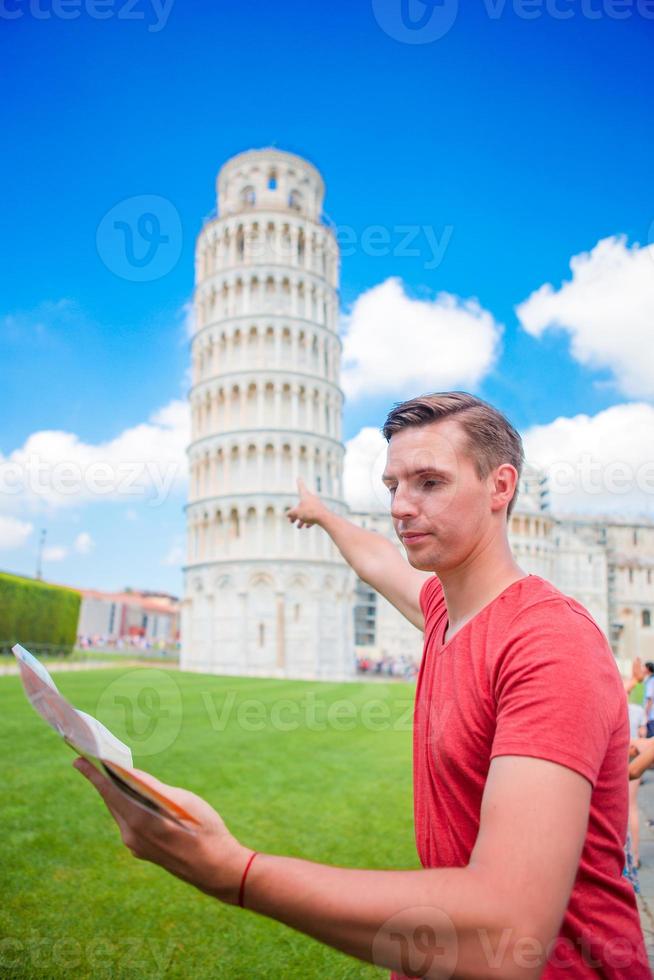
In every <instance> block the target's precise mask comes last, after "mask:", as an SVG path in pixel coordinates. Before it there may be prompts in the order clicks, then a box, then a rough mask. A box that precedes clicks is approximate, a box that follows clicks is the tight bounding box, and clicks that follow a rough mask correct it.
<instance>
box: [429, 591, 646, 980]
mask: <svg viewBox="0 0 654 980" xmlns="http://www.w3.org/2000/svg"><path fill="white" fill-rule="evenodd" d="M420 606H421V608H422V611H423V613H424V617H425V645H424V653H423V658H422V663H421V666H420V674H419V677H418V687H417V691H416V703H415V714H414V735H413V753H414V757H413V769H414V772H413V782H414V813H415V829H416V843H417V847H418V854H419V856H420V860H421V862H422V865H423V867H425V868H443V867H464V866H465V865H467V864H468V861H469V857H470V853H471V851H472V849H473V846H474V844H475V841H476V838H477V833H478V830H479V814H480V809H481V800H482V795H483V792H484V785H485V782H486V777H487V775H488V769H489V766H490V762H491V760H492V759H493V758H495V756H501V755H520V756H533V757H536V758H539V759H548V760H550V761H551V762H556V763H559V764H560V765H563V766H567V767H568V768H569V769H573V770H574V771H575V772H578V773H581V775H582V776H584V777H585V778H586V779H587V780H589V782H590V783H591V785H592V787H593V791H592V796H591V804H590V817H589V823H588V831H587V834H586V841H585V844H584V848H583V851H582V855H581V861H580V864H579V869H578V872H577V877H576V881H575V884H574V888H573V890H572V894H571V896H570V901H569V903H568V908H567V911H566V914H565V917H564V920H563V924H562V926H561V931H560V933H559V937H558V939H557V940H556V943H555V945H554V947H553V949H552V951H551V953H550V956H549V958H548V962H547V965H546V967H545V970H544V972H543V974H542V977H543V978H547V980H554V978H563V977H565V978H568V980H577V978H582V977H583V978H585V977H597V976H601V977H605V978H610V980H617V978H620V980H641V978H649V977H651V973H650V970H649V967H648V965H647V956H646V953H645V945H644V940H643V935H642V931H641V926H640V920H639V916H638V910H637V906H636V900H635V896H634V891H633V886H632V885H631V883H630V882H629V881H628V880H627V879H626V878H625V877H624V876H623V874H622V871H623V868H624V861H625V856H624V842H625V837H626V831H627V812H628V795H627V781H628V780H627V756H628V744H629V723H628V715H627V703H626V697H625V694H624V690H623V687H622V682H621V680H620V676H619V674H618V670H617V667H616V663H615V660H614V657H613V654H612V653H611V650H610V647H609V646H608V643H607V641H606V639H605V637H604V634H603V633H602V632H601V630H600V629H599V627H598V626H597V624H596V623H595V622H594V620H593V619H592V618H591V616H590V615H589V613H588V612H587V611H586V610H585V609H584V608H583V606H581V605H580V604H579V603H578V602H576V601H575V600H574V599H571V598H569V597H568V596H565V595H563V593H561V592H559V591H558V589H556V588H555V587H554V586H553V585H551V584H550V583H549V582H546V581H545V580H544V579H542V578H539V577H538V576H536V575H529V576H527V577H526V578H523V579H520V580H519V581H518V582H514V583H513V584H512V585H510V586H509V587H508V588H507V589H505V590H504V592H502V593H501V595H499V596H497V598H495V599H494V600H493V601H492V602H491V603H489V605H487V606H486V607H485V608H484V609H482V610H481V611H480V612H479V613H477V615H476V616H474V617H473V619H471V620H469V622H467V623H466V624H465V625H464V626H463V627H461V628H460V630H459V631H458V632H457V633H455V634H454V636H453V637H452V638H451V640H450V641H449V642H448V643H445V644H444V643H443V636H444V633H445V631H446V629H447V608H446V605H445V597H444V594H443V589H442V586H441V583H440V582H439V580H438V578H437V577H436V576H434V577H433V578H430V579H428V580H427V581H426V582H425V584H424V586H423V587H422V590H421V593H420Z"/></svg>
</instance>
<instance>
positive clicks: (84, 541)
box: [73, 531, 95, 555]
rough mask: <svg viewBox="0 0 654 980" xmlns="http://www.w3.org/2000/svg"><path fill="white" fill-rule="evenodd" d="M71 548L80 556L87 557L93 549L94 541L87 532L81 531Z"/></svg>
mask: <svg viewBox="0 0 654 980" xmlns="http://www.w3.org/2000/svg"><path fill="white" fill-rule="evenodd" d="M73 548H74V549H75V551H76V552H77V553H78V554H80V555H88V554H89V552H90V551H93V549H94V548H95V541H94V540H93V538H92V537H91V535H90V534H89V532H88V531H81V532H80V533H79V534H78V535H77V537H76V538H75V543H74V544H73Z"/></svg>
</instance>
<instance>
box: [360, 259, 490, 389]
mask: <svg viewBox="0 0 654 980" xmlns="http://www.w3.org/2000/svg"><path fill="white" fill-rule="evenodd" d="M345 327H346V333H345V336H344V338H343V370H342V381H341V383H342V385H343V389H344V391H345V393H346V394H347V395H348V397H350V398H352V399H355V398H360V397H361V396H363V395H374V394H380V393H387V394H393V395H396V396H397V397H401V396H403V395H407V394H408V395H418V394H422V393H424V392H426V391H439V390H445V389H450V388H457V387H458V388H474V387H475V385H477V384H478V382H479V381H480V380H481V379H482V378H483V377H484V375H485V374H487V372H488V371H489V370H490V369H491V367H492V366H493V363H494V361H495V358H496V356H497V352H498V347H499V340H500V337H501V333H502V328H501V326H500V325H499V324H497V323H496V322H495V320H494V319H493V317H492V315H491V314H490V313H489V312H488V311H487V310H484V309H482V307H481V306H480V305H479V303H478V302H477V301H476V300H472V299H471V300H461V299H459V298H458V297H456V296H452V295H451V294H449V293H439V295H438V296H437V297H436V298H435V299H433V300H421V299H412V298H411V297H409V296H407V295H406V293H405V292H404V289H403V287H402V283H401V281H400V280H399V279H397V278H392V279H387V280H386V281H385V282H383V283H381V284H380V285H379V286H374V287H373V288H372V289H369V290H368V291H367V292H365V293H362V294H361V296H359V297H358V298H357V300H356V301H355V303H354V305H353V307H352V310H351V312H350V314H349V316H348V317H347V318H346V321H345Z"/></svg>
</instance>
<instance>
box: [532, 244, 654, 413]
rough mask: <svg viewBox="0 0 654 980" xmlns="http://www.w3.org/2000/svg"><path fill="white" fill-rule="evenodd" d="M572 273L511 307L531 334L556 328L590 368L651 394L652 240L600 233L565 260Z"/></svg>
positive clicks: (632, 391)
mask: <svg viewBox="0 0 654 980" xmlns="http://www.w3.org/2000/svg"><path fill="white" fill-rule="evenodd" d="M570 269H571V271H572V279H571V280H569V281H567V282H564V283H563V285H562V286H561V288H560V289H558V290H556V289H554V287H553V286H552V285H551V284H550V283H546V284H545V285H543V286H541V287H540V289H537V290H536V291H535V292H534V293H532V294H531V296H529V297H528V299H526V300H525V301H524V302H523V303H521V304H520V305H519V306H517V307H516V313H517V315H518V318H519V319H520V322H521V323H522V326H523V327H524V329H525V330H526V331H527V333H530V334H531V335H532V336H534V337H540V336H542V334H543V333H544V332H545V331H546V330H551V329H556V328H560V329H562V330H565V331H567V333H569V335H570V339H571V352H572V356H573V357H574V358H575V359H576V360H577V361H579V362H580V363H581V364H583V365H585V366H587V367H589V368H607V369H609V370H610V371H611V372H612V374H613V377H614V378H615V381H616V383H617V384H618V386H619V387H620V388H621V390H622V391H623V392H624V393H625V394H626V395H629V396H630V397H634V398H642V397H651V396H652V395H654V358H653V357H652V356H651V350H652V333H653V331H654V245H649V246H647V247H643V248H641V247H640V246H639V245H637V244H636V245H633V246H631V247H627V244H626V240H625V238H624V236H620V237H614V238H604V239H602V241H600V242H598V243H597V245H596V246H595V248H594V249H593V250H592V251H591V252H582V253H581V254H580V255H575V256H573V258H572V259H571V260H570Z"/></svg>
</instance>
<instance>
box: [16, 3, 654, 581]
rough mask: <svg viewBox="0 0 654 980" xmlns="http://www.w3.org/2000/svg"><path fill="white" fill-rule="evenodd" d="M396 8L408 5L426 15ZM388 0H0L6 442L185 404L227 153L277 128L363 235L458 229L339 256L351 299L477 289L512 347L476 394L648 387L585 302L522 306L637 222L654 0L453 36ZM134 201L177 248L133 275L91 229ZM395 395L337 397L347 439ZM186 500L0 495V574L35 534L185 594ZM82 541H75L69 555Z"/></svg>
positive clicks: (568, 402) (589, 396) (91, 436)
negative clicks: (202, 237) (385, 291)
mask: <svg viewBox="0 0 654 980" xmlns="http://www.w3.org/2000/svg"><path fill="white" fill-rule="evenodd" d="M411 4H412V5H413V6H412V10H413V13H414V14H415V15H416V17H418V16H420V15H421V14H422V13H423V12H425V11H426V12H428V10H427V8H425V6H424V4H423V3H422V0H411ZM448 4H449V9H450V12H452V11H453V10H455V8H454V7H453V5H452V0H445V6H446V7H447V5H448ZM399 5H400V0H374V2H362V3H360V4H333V3H326V2H314V3H300V2H295V0H282V2H280V3H277V4H270V3H267V2H263V0H250V2H242V3H220V4H206V3H200V2H199V0H187V2H185V3H184V2H182V0H175V2H173V3H172V5H171V6H170V8H169V10H168V16H167V19H166V20H165V23H164V22H163V20H162V17H161V16H159V15H157V13H156V11H157V9H158V8H157V7H156V6H155V7H153V6H152V4H151V3H150V2H146V0H138V2H137V3H135V4H134V5H133V7H131V8H129V9H128V8H127V7H126V4H125V0H116V2H115V3H112V2H111V0H108V3H107V4H106V5H105V7H104V8H103V9H104V10H105V13H106V14H107V17H106V19H102V20H100V19H97V18H96V17H95V16H93V11H94V9H95V8H94V7H93V6H92V5H91V3H90V0H80V2H79V4H78V5H77V6H75V4H74V0H73V2H72V3H71V0H69V6H68V8H65V7H64V8H63V9H64V10H66V9H68V11H69V12H72V13H77V14H78V15H79V16H77V17H75V18H74V19H63V18H62V17H61V16H58V12H59V13H60V12H61V8H60V7H58V6H57V5H56V2H55V4H54V6H53V4H52V3H51V2H48V0H39V2H38V3H37V2H36V0H29V2H21V0H6V2H5V4H4V5H3V7H2V11H3V13H2V14H0V44H1V45H2V58H3V63H4V65H5V78H6V79H9V80H10V83H6V84H8V85H9V86H10V90H11V97H5V99H3V100H2V104H0V127H1V129H2V133H3V134H4V138H5V152H4V153H3V154H2V157H1V158H0V168H2V171H3V173H2V187H3V188H4V201H3V211H4V214H5V222H4V227H3V232H2V238H1V241H2V255H1V269H2V274H3V289H2V294H1V296H2V299H1V301H0V303H1V306H0V358H1V362H2V364H3V367H4V370H3V373H2V379H3V383H2V388H1V393H0V399H1V400H2V403H1V407H2V412H1V416H0V418H1V420H2V421H1V423H0V457H4V458H5V459H7V458H11V454H12V453H16V452H17V451H19V450H20V449H21V447H24V446H25V444H26V442H27V440H28V439H29V438H30V437H31V436H33V434H34V433H38V432H42V431H44V430H57V431H63V432H68V433H71V434H74V436H75V437H76V439H77V441H78V442H81V443H84V444H88V445H95V446H97V445H99V444H104V443H107V442H110V441H111V440H115V439H116V438H117V437H118V436H119V435H120V434H121V433H122V432H124V431H126V430H130V429H133V428H134V427H136V426H139V425H140V424H142V423H145V422H146V421H147V420H148V419H149V418H151V417H152V416H153V414H154V413H156V412H158V411H159V410H161V409H162V408H163V407H164V406H166V405H168V404H169V403H170V402H172V401H174V400H175V399H183V398H184V397H185V394H186V385H187V380H186V371H187V361H188V343H187V338H186V333H185V323H184V320H185V317H184V307H185V304H187V303H188V301H189V298H190V296H191V293H192V288H193V250H194V241H195V237H196V235H197V233H198V231H199V229H200V227H201V225H202V222H203V219H204V217H205V216H206V215H207V214H209V212H210V211H211V209H212V208H213V207H214V204H215V200H214V182H215V175H216V172H217V170H218V168H219V167H220V165H221V164H222V163H223V162H224V161H225V160H226V159H227V158H228V157H229V156H231V155H233V154H234V153H236V152H239V151H241V150H243V149H248V148H251V147H260V146H267V145H271V144H274V145H276V146H278V147H280V148H283V149H288V150H292V151H294V152H297V153H300V154H302V155H304V156H307V157H309V158H310V159H311V160H313V161H314V162H315V163H316V164H317V165H318V167H319V168H320V169H321V171H322V173H323V175H324V176H325V180H326V183H327V198H326V202H325V206H326V211H327V213H328V214H329V216H330V217H331V219H332V220H333V221H334V222H335V223H336V224H337V225H338V226H344V225H347V226H350V227H351V228H352V229H353V230H354V235H355V237H356V238H357V240H358V241H359V242H360V241H361V235H362V233H363V232H364V229H366V228H369V227H370V226H373V225H381V226H383V227H384V228H386V229H388V231H389V237H390V241H391V243H397V242H398V240H399V238H398V235H399V233H398V232H397V231H396V229H398V228H399V227H401V226H406V225H412V226H416V227H418V228H422V227H425V226H426V227H429V228H431V229H433V230H434V232H435V233H436V234H437V236H440V235H441V234H442V233H444V232H445V231H446V229H449V232H448V233H447V234H448V235H449V239H448V243H447V247H446V248H445V250H444V254H443V256H442V261H440V262H439V263H438V265H437V266H436V267H432V268H428V267H427V265H429V261H428V260H429V257H430V253H429V251H428V249H427V246H426V245H425V244H424V240H423V239H422V237H421V238H420V248H419V253H420V254H418V255H414V256H402V255H398V254H394V249H393V248H390V249H388V250H387V252H388V254H386V255H383V256H376V255H371V254H369V251H370V250H367V249H364V248H361V247H356V248H354V249H353V250H351V251H352V253H353V254H348V255H346V256H345V257H344V258H343V263H342V272H341V296H342V303H343V309H344V312H345V313H347V312H348V311H351V310H352V308H353V305H354V304H356V301H357V298H358V297H359V296H361V294H363V293H365V292H366V291H368V290H371V289H373V288H374V287H378V286H379V285H380V284H382V283H384V282H385V281H386V280H388V279H389V278H391V277H397V278H399V279H400V280H401V283H402V288H403V290H404V291H405V294H406V296H407V297H413V299H417V300H422V301H423V302H430V301H431V300H433V298H434V297H436V296H437V295H438V294H439V293H443V292H444V293H448V294H451V295H452V296H455V297H458V298H460V299H461V300H468V299H470V298H475V299H476V300H477V301H478V304H479V306H480V308H481V309H483V310H484V311H488V313H489V314H490V315H491V316H492V318H493V321H494V322H495V323H496V324H497V325H500V326H501V345H500V350H499V353H498V355H497V357H496V358H495V360H494V362H493V363H492V364H489V365H488V366H487V369H486V370H484V371H483V372H481V374H480V376H479V378H478V380H477V382H476V384H475V385H474V390H476V391H477V393H479V394H481V395H482V396H483V397H486V398H488V399H490V400H491V401H493V402H494V403H495V404H497V405H498V406H499V407H500V408H502V409H503V410H504V411H506V412H507V413H508V414H509V415H510V417H511V418H512V420H513V421H514V422H515V423H516V424H517V425H518V426H519V427H520V428H521V429H523V430H526V429H529V428H530V427H536V426H548V425H550V424H552V423H553V422H554V420H556V419H558V418H560V417H564V418H574V417H576V416H577V415H578V414H579V413H585V414H587V415H589V416H590V417H593V418H594V417H596V416H598V415H600V414H601V413H602V412H605V411H606V410H607V409H611V408H612V407H614V406H618V405H630V404H632V403H637V404H639V405H643V404H647V405H649V403H650V402H651V401H652V397H651V396H652V391H651V390H650V389H649V387H648V379H647V378H645V379H644V380H643V378H641V379H640V381H639V382H638V383H635V382H633V383H630V382H629V381H628V380H625V372H624V371H623V372H622V374H621V375H620V373H619V372H618V375H616V372H615V371H614V370H613V368H612V366H611V363H612V362H611V358H610V356H609V355H608V354H607V348H606V345H604V347H601V345H600V348H594V347H593V343H592V342H591V341H589V340H588V337H589V336H590V335H593V336H596V335H597V330H595V328H594V322H595V321H593V320H592V318H591V320H590V321H588V322H584V323H581V324H580V321H579V319H578V317H577V319H575V315H576V314H573V313H570V320H571V323H570V324H565V323H564V324H563V327H564V329H559V330H553V329H551V328H550V327H547V326H543V323H542V322H541V325H540V326H538V325H536V326H534V325H533V322H532V327H531V330H529V329H526V328H525V325H524V324H523V323H521V322H520V320H519V318H518V316H517V314H516V310H515V307H516V305H517V304H520V303H522V302H523V301H525V300H526V299H527V298H528V297H529V296H530V295H531V294H532V293H533V292H534V291H536V290H538V289H539V288H540V287H541V286H542V285H543V284H545V283H551V284H552V286H553V288H554V290H559V289H560V287H561V284H562V282H563V281H564V280H566V279H570V277H571V273H570V267H569V263H570V260H571V258H572V257H573V256H577V255H580V254H581V253H589V252H591V251H592V250H593V249H594V248H595V246H596V245H597V243H598V242H600V241H601V240H603V239H606V238H615V237H616V236H625V238H624V239H623V240H622V242H623V244H622V245H621V246H619V247H620V248H622V249H623V251H625V252H627V250H628V249H630V248H634V247H635V244H636V243H638V244H639V245H640V246H641V250H644V249H645V247H646V246H647V244H648V241H649V240H651V238H650V236H651V231H650V225H651V223H652V220H653V219H654V193H653V191H652V177H651V161H652V159H653V157H654V145H653V143H654V136H653V130H652V125H651V92H652V91H654V58H653V57H652V47H653V44H652V42H653V40H654V19H649V18H647V17H645V16H644V15H643V12H645V13H647V12H649V13H651V14H652V15H653V16H654V10H648V8H646V5H645V4H644V3H643V4H642V5H641V6H640V7H638V8H637V6H636V4H635V3H634V4H633V5H629V4H628V3H626V4H623V5H622V6H621V7H620V10H621V11H622V13H623V14H624V13H625V12H626V13H627V14H628V16H624V17H623V19H617V17H616V16H615V14H616V11H617V10H618V5H617V4H614V5H611V4H610V3H609V0H592V2H591V0H586V3H585V5H584V6H583V9H582V5H581V4H580V3H572V2H570V3H566V2H565V0H559V5H558V7H555V6H554V4H553V3H550V2H548V4H547V6H546V5H545V4H543V5H542V7H540V8H539V7H538V6H536V7H534V6H533V5H532V6H531V7H529V9H530V10H531V12H532V14H533V13H534V11H535V12H537V13H538V14H539V16H536V17H533V19H526V18H525V16H524V13H525V10H526V9H527V5H525V7H524V8H523V7H521V6H520V5H517V4H516V3H509V2H507V3H505V4H500V3H494V4H493V3H491V2H490V0H479V2H477V0H470V2H468V3H466V4H465V8H464V5H463V4H460V7H461V8H464V9H460V10H458V13H457V15H456V17H455V19H454V23H453V24H452V26H451V28H450V29H449V30H448V31H447V32H446V33H445V34H444V36H442V37H440V38H438V39H436V40H434V41H431V42H425V43H404V42H403V41H402V40H397V38H396V37H394V36H391V35H392V34H393V32H395V33H396V34H397V33H398V31H395V29H394V28H393V26H392V25H393V24H394V23H396V22H397V23H399V21H398V20H397V18H398V12H397V9H396V8H399ZM559 9H561V10H563V9H566V10H571V11H572V13H573V16H571V17H569V18H568V19H560V18H559V17H557V16H555V15H554V14H553V13H552V11H555V10H559ZM435 10H436V8H435ZM7 11H9V12H10V14H12V15H13V16H11V17H9V16H8V15H7ZM128 14H129V15H130V17H131V19H128ZM521 14H522V15H521ZM589 14H590V15H589ZM435 15H436V14H434V16H435ZM389 24H390V25H391V28H390V33H389ZM384 25H385V26H386V29H384ZM398 30H399V29H398ZM415 37H416V32H414V37H413V40H415ZM139 195H156V196H159V197H162V198H165V199H166V200H167V201H169V202H171V204H172V205H173V207H174V209H175V211H176V212H177V214H178V215H179V219H180V226H179V229H178V230H177V231H176V232H175V241H174V242H173V245H174V246H175V248H176V249H177V251H179V258H178V259H177V260H176V262H175V264H174V266H173V268H172V269H170V271H168V272H166V274H164V275H161V276H160V277H159V278H157V279H154V280H153V281H149V282H134V281H129V280H127V279H125V278H122V277H121V276H119V275H116V274H114V272H112V271H111V269H110V268H108V265H107V264H106V263H105V262H104V261H103V259H102V257H101V255H100V254H99V252H98V247H97V244H96V236H97V233H98V227H99V226H100V223H101V221H102V218H103V216H104V215H105V214H106V213H107V212H108V211H109V210H110V209H111V208H112V207H113V206H114V205H116V204H118V203H119V202H121V201H124V200H125V199H129V198H132V197H135V196H139ZM620 254H622V253H620ZM628 254H629V255H630V256H632V257H633V254H634V253H633V252H630V253H628ZM616 255H617V253H616ZM618 258H619V256H618ZM629 261H631V259H630V260H629ZM594 269H595V266H592V268H591V269H590V273H591V279H592V278H593V275H594V272H593V270H594ZM652 273H653V274H654V265H653V266H652ZM595 278H596V277H595ZM620 281H622V280H620ZM639 281H640V280H639ZM609 286H610V282H609V284H608V286H607V288H609ZM593 295H595V294H593ZM649 295H650V294H649V293H646V295H645V302H647V303H649ZM562 302H563V300H562ZM573 305H574V304H573ZM641 307H642V304H641ZM566 309H567V307H566ZM648 309H649V307H648ZM650 312H652V320H650V322H654V311H650ZM543 315H544V314H541V312H540V311H536V312H535V313H534V314H533V316H532V321H534V322H535V321H542V316H543ZM563 315H564V314H563V313H561V311H560V310H559V312H558V313H557V316H559V318H560V316H563ZM633 315H634V317H636V318H637V317H638V313H634V314H633ZM629 316H631V314H630V313H627V320H628V319H629ZM630 323H631V321H629V322H627V323H626V326H625V325H624V324H621V323H616V324H615V330H616V331H617V332H619V331H620V330H621V329H625V330H626V331H627V334H628V336H629V337H630V338H631V340H633V343H634V350H635V351H636V353H637V352H638V349H639V348H638V346H637V341H638V337H640V336H642V331H641V333H639V330H640V329H641V328H640V327H639V326H638V324H636V325H635V326H633V325H632V326H633V329H632V326H630ZM584 330H585V331H586V332H585V333H584ZM630 331H631V332H630ZM575 337H576V339H577V345H578V347H579V348H580V349H581V353H580V351H579V350H577V352H576V353H575V352H574V351H573V349H572V347H573V346H574V344H573V341H574V339H575ZM584 337H585V338H586V343H585V344H584ZM630 342H631V341H630ZM589 344H590V347H591V348H592V349H590V350H589ZM609 350H610V343H609ZM643 356H645V352H643ZM650 357H651V353H650ZM625 370H626V369H625ZM435 375H436V379H437V380H438V371H436V372H435ZM653 384H654V381H653ZM400 388H401V386H400ZM411 393H412V392H411V391H406V392H403V391H401V390H400V391H399V393H398V395H397V397H401V396H402V395H403V394H411ZM394 400H396V397H395V393H394V392H391V391H388V390H382V391H377V392H371V393H370V395H369V396H363V397H358V398H356V399H350V401H349V402H348V404H347V407H346V414H345V425H344V435H345V438H346V439H350V438H352V437H354V436H356V434H357V433H358V432H359V431H360V430H361V428H362V427H367V426H378V425H379V424H380V423H381V422H382V421H383V414H384V412H385V410H386V409H387V408H388V407H389V405H390V404H391V403H392V402H393V401H394ZM602 417H604V416H602ZM650 456H651V450H650ZM647 458H649V457H647ZM643 459H645V457H643ZM632 462H633V461H632ZM5 498H6V495H5ZM183 503H184V491H183V487H181V488H180V487H178V488H177V490H176V491H175V492H172V493H171V494H169V495H168V497H167V499H166V501H165V503H163V504H162V505H160V506H156V507H155V506H148V505H147V504H146V503H143V502H142V501H141V500H137V501H136V502H135V503H134V504H132V503H131V502H130V501H129V500H127V501H126V500H124V499H121V500H116V501H114V502H108V501H104V500H103V501H101V502H98V501H91V502H88V501H87V502H85V501H83V500H80V501H79V503H78V504H75V503H71V502H69V503H68V505H67V506H63V507H62V506H60V505H59V504H57V505H52V504H49V505H44V504H42V503H41V504H39V503H38V502H34V501H32V502H31V503H29V502H25V503H24V505H23V504H19V502H17V501H16V500H15V499H14V498H12V499H10V500H7V499H4V500H2V499H0V517H1V516H2V514H3V513H4V514H5V515H6V518H5V520H6V521H16V520H18V521H22V522H23V531H22V532H21V533H20V534H18V536H16V535H15V534H13V535H12V534H11V533H9V534H8V535H7V538H6V540H5V541H4V548H3V550H0V567H1V568H6V569H11V570H16V571H20V572H25V573H28V574H29V573H32V572H33V569H34V564H35V553H36V540H37V533H38V529H39V528H40V527H47V529H48V545H49V547H52V548H59V552H58V553H55V552H51V558H50V559H48V561H47V562H46V565H45V574H46V577H49V578H51V579H53V580H57V581H66V582H70V583H72V584H77V585H88V586H97V587H105V588H111V587H121V586H123V585H132V586H135V587H153V588H168V589H171V590H173V591H179V589H180V587H181V585H180V584H181V575H180V572H179V567H178V565H177V563H176V560H175V555H176V553H177V552H176V551H175V549H179V546H180V542H181V538H182V536H183V530H184V519H183V512H182V507H183ZM26 524H30V525H31V526H32V530H31V531H30V532H29V533H27V531H26V530H25V525H26ZM5 526H6V527H9V525H8V524H6V525H5ZM0 527H1V522H0ZM80 534H82V535H88V536H89V537H90V539H91V542H92V544H88V541H87V544H86V545H84V544H83V543H82V544H79V542H78V546H77V548H76V546H75V541H76V540H77V539H78V537H79V535H80ZM18 539H20V540H18ZM83 540H87V539H83ZM2 545H3V540H2V535H1V534H0V546H2ZM64 552H65V554H64ZM166 561H169V562H170V563H169V564H165V563H164V562H166Z"/></svg>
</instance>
